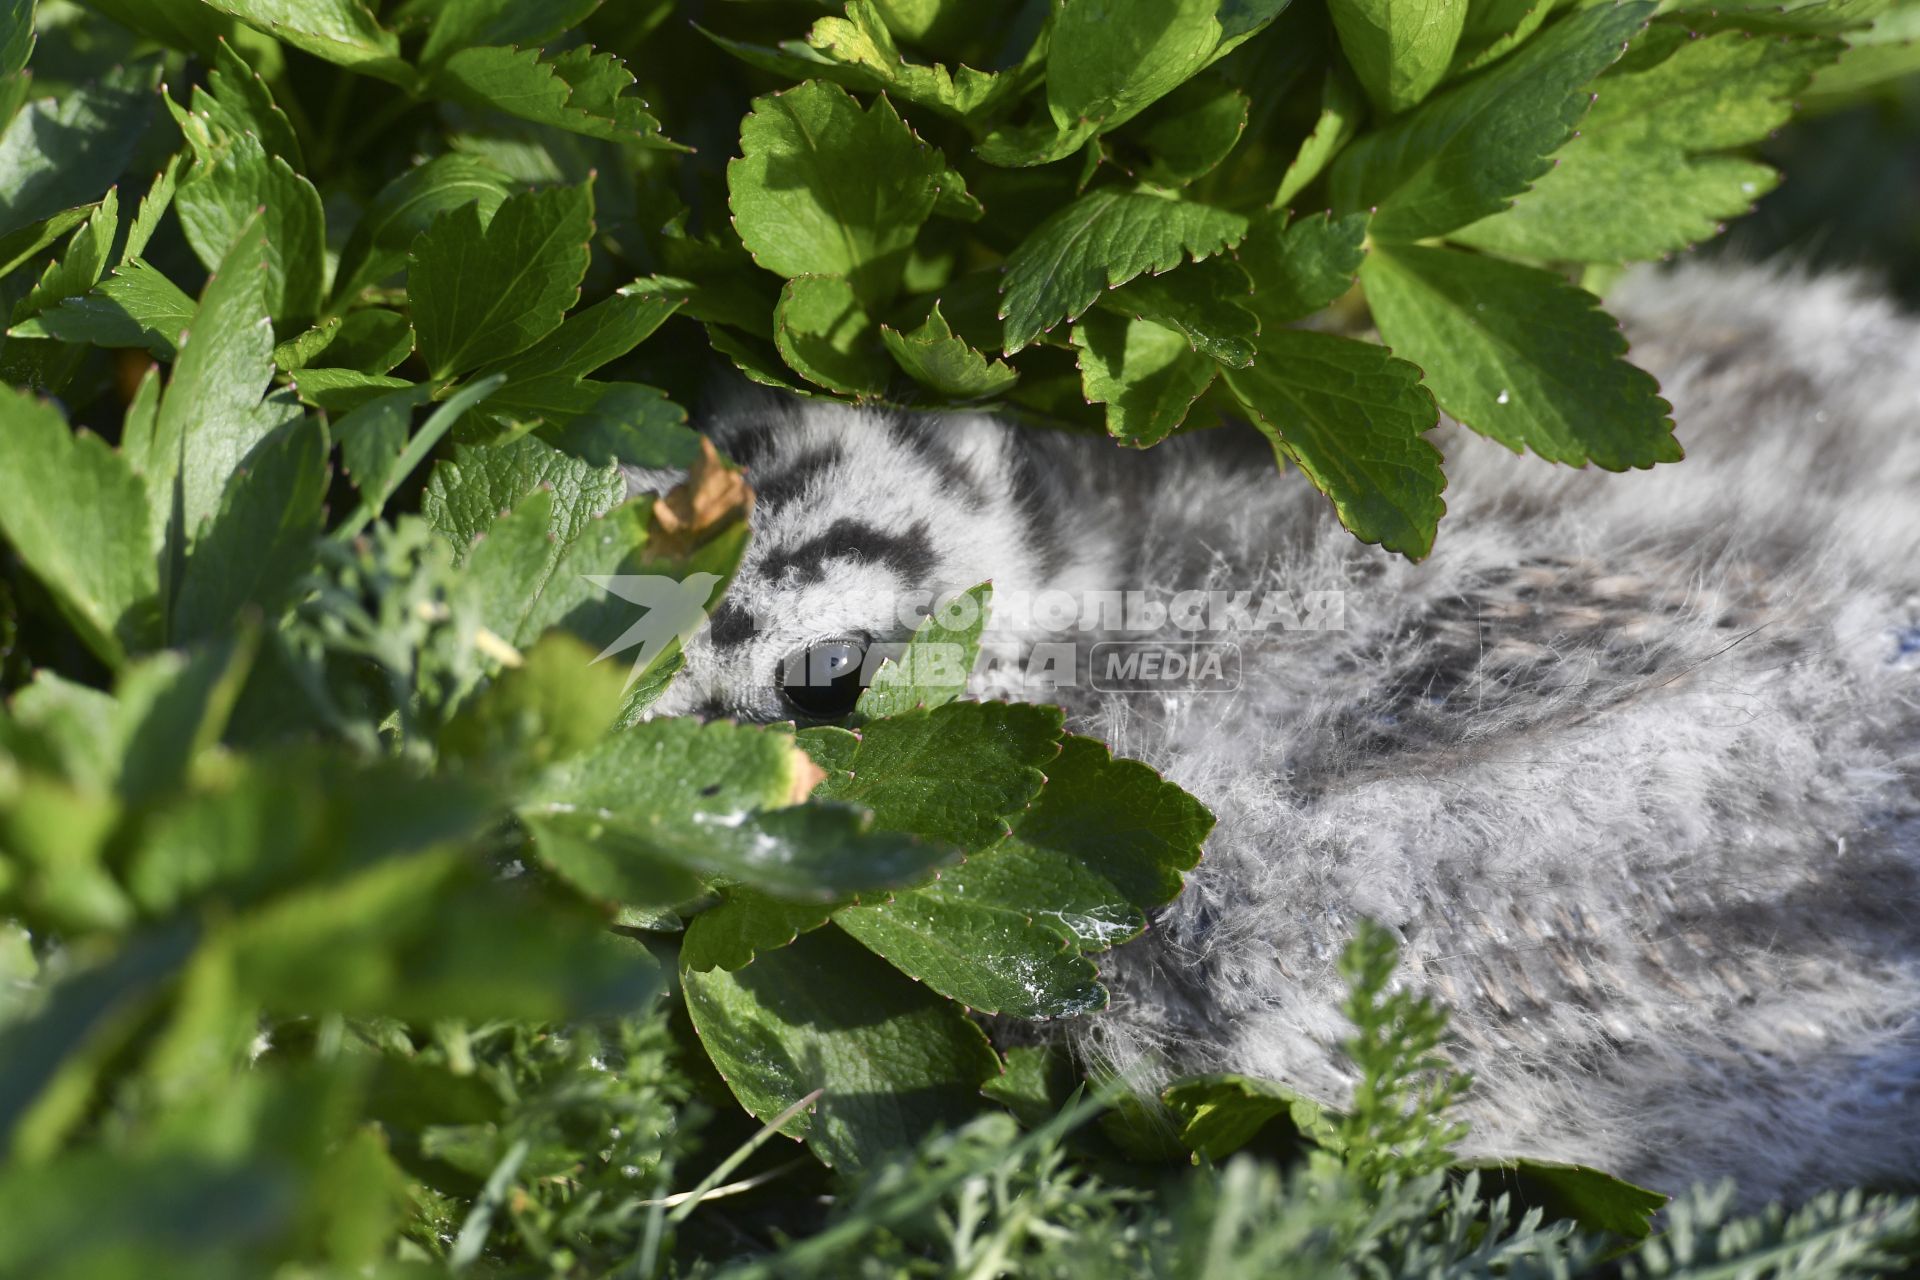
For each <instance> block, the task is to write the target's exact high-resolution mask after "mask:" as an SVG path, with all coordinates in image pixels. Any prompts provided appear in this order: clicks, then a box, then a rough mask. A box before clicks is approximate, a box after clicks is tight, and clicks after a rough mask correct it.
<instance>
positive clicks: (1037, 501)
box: [1007, 449, 1069, 576]
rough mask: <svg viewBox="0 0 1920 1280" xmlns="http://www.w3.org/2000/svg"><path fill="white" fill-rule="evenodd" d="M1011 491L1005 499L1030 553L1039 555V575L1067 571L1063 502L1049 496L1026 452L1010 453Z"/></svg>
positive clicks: (1022, 450) (1035, 466) (1031, 455)
mask: <svg viewBox="0 0 1920 1280" xmlns="http://www.w3.org/2000/svg"><path fill="white" fill-rule="evenodd" d="M1011 456H1012V459H1013V462H1012V476H1011V477H1010V478H1011V480H1012V489H1013V491H1012V492H1011V493H1010V494H1008V495H1007V496H1008V498H1009V499H1010V500H1011V501H1012V503H1013V506H1014V509H1015V510H1016V511H1018V512H1019V513H1020V518H1021V519H1022V520H1023V521H1024V522H1025V523H1026V527H1027V530H1028V532H1029V534H1030V535H1031V537H1032V539H1033V547H1034V550H1035V551H1037V552H1038V553H1039V555H1040V571H1041V573H1042V574H1044V575H1047V576H1052V575H1053V574H1056V573H1059V572H1060V571H1061V570H1063V569H1065V568H1066V567H1067V560H1068V555H1069V553H1068V549H1067V540H1066V531H1065V529H1064V528H1063V527H1062V512H1063V510H1064V502H1063V501H1062V500H1061V498H1060V495H1058V494H1056V493H1051V492H1049V491H1048V490H1049V488H1050V486H1049V485H1048V484H1047V478H1046V475H1045V473H1043V472H1042V471H1041V469H1040V467H1039V466H1038V465H1037V464H1036V463H1035V461H1034V457H1033V454H1032V453H1031V452H1030V451H1029V450H1027V449H1014V450H1013V451H1012V455H1011Z"/></svg>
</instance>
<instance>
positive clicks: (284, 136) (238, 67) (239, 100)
mask: <svg viewBox="0 0 1920 1280" xmlns="http://www.w3.org/2000/svg"><path fill="white" fill-rule="evenodd" d="M193 107H194V110H195V112H197V113H199V114H200V115H202V116H204V117H205V118H206V119H207V120H209V121H210V122H211V123H212V124H213V125H214V126H215V127H216V128H217V129H219V130H224V131H225V132H226V133H229V134H239V133H251V134H253V135H254V136H255V137H257V138H259V139H260V144H261V145H262V146H263V147H265V148H266V151H267V154H268V155H271V156H279V157H280V158H281V159H283V160H285V161H286V162H287V164H288V165H290V166H291V167H292V168H293V169H294V170H295V171H298V170H300V169H302V168H304V167H305V164H304V162H303V161H302V159H301V154H300V139H299V137H298V136H297V135H295V133H294V131H293V122H292V121H290V120H288V119H287V113H286V112H284V111H282V110H281V109H280V107H279V105H278V104H276V103H275V102H274V100H273V94H272V92H271V91H270V90H269V89H268V88H267V83H266V81H264V80H262V79H261V78H260V76H259V74H258V73H257V72H255V71H254V69H253V68H252V67H250V66H248V65H247V64H246V62H245V60H243V59H242V58H241V57H240V55H239V54H237V53H235V52H234V51H233V46H231V45H229V44H228V43H227V42H226V41H225V40H222V41H220V47H219V53H218V55H217V57H216V58H215V61H214V68H213V70H211V71H209V72H208V73H207V88H206V89H201V88H199V87H198V86H196V87H195V88H194V91H193Z"/></svg>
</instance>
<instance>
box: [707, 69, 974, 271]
mask: <svg viewBox="0 0 1920 1280" xmlns="http://www.w3.org/2000/svg"><path fill="white" fill-rule="evenodd" d="M740 148H741V156H740V158H739V159H736V160H732V161H729V162H728V164H727V193H728V204H729V206H730V207H731V208H732V210H733V218H734V225H735V227H736V228H737V229H738V230H739V232H740V239H741V240H742V241H743V242H745V244H746V246H747V249H748V251H749V252H751V253H752V254H753V259H754V261H755V262H757V263H759V264H760V265H761V266H763V267H765V268H766V269H767V270H769V271H772V272H774V273H776V274H778V275H783V276H787V277H789V278H791V277H793V276H803V275H821V276H842V277H844V278H846V279H847V280H848V281H849V282H850V283H851V284H852V286H853V289H854V292H855V294H856V295H858V296H859V298H860V299H861V300H862V301H863V302H864V303H867V304H869V305H872V304H875V303H878V302H882V301H885V300H886V299H887V298H889V297H891V296H892V294H893V292H894V290H895V288H896V287H897V285H898V283H899V279H900V272H901V268H902V267H903V266H904V265H905V263H906V258H907V250H908V248H909V247H910V246H911V245H912V244H913V240H914V236H915V233H916V232H917V231H918V230H919V228H920V224H921V223H923V222H925V221H926V220H927V217H928V215H929V214H931V213H932V212H933V206H934V201H935V200H936V198H937V197H938V195H939V193H940V189H941V177H942V175H943V174H944V173H945V172H946V162H945V160H943V159H942V158H941V156H940V153H939V152H938V151H936V150H934V149H933V148H931V147H928V146H927V145H926V144H925V143H923V142H921V141H920V140H919V138H917V137H915V136H914V133H913V131H912V130H911V129H909V128H908V127H907V126H906V124H905V123H904V122H903V121H902V120H901V119H900V117H899V116H898V115H897V114H895V112H894V109H893V105H892V104H891V103H890V102H888V101H887V100H886V98H885V97H881V98H879V99H877V100H876V101H875V102H874V104H873V105H872V106H871V107H869V108H868V109H867V110H866V111H864V112H863V111H861V110H860V106H859V104H858V103H856V102H855V101H854V100H853V98H852V97H850V96H849V95H848V94H847V92H846V91H845V90H844V89H841V88H839V87H838V86H836V85H832V84H827V83H825V82H824V81H818V80H810V81H808V82H807V83H805V84H802V85H799V86H797V87H795V88H793V89H789V90H787V91H786V92H784V93H776V94H773V95H771V96H769V97H764V98H755V99H754V101H753V112H752V114H750V115H749V116H748V117H747V118H746V119H745V120H744V121H742V122H741V125H740Z"/></svg>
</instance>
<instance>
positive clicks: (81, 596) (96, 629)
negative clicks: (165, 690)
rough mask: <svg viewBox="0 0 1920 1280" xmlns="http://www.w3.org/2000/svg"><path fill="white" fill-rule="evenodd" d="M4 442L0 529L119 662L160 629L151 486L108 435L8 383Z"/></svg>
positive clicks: (77, 622) (0, 440)
mask: <svg viewBox="0 0 1920 1280" xmlns="http://www.w3.org/2000/svg"><path fill="white" fill-rule="evenodd" d="M0 446H3V450H0V451H4V454H5V458H6V462H5V465H4V466H0V530H4V531H5V533H6V535H7V541H8V543H10V544H11V545H12V547H13V549H14V551H15V553H16V554H18V555H19V557H20V559H21V561H22V562H23V563H25V565H26V566H27V568H28V569H30V570H31V571H32V572H33V575H34V576H35V577H36V578H38V579H39V580H40V582H41V584H42V585H43V586H45V587H46V589H47V591H48V592H49V594H51V595H52V596H53V598H54V601H55V603H57V604H58V605H59V606H60V611H61V612H62V613H63V614H65V615H66V617H67V619H68V621H69V622H71V623H72V624H73V627H74V629H75V630H76V631H78V632H79V633H80V637H81V639H82V640H84V641H85V642H86V645H87V647H88V648H89V649H92V650H93V651H94V653H95V654H97V655H99V657H100V659H101V660H102V661H104V662H106V663H107V664H108V665H109V666H114V667H117V666H120V665H121V664H122V663H123V662H125V660H126V656H127V654H128V653H129V652H130V651H134V650H138V649H141V648H144V647H146V646H147V645H148V644H150V643H151V642H152V639H153V636H154V632H155V630H156V626H155V624H156V622H157V618H156V616H155V608H154V601H155V597H156V596H157V594H158V591H159V581H158V579H157V577H156V575H155V572H154V563H153V554H152V549H151V546H150V544H149V543H148V539H147V503H148V498H147V487H146V486H145V485H144V484H142V483H141V481H140V477H139V476H137V475H135V474H134V473H133V469H132V468H131V467H130V466H128V465H127V462H126V460H125V459H124V458H122V457H121V456H120V455H119V454H117V453H115V452H114V451H113V450H112V449H110V448H108V447H107V445H106V442H105V441H103V440H101V439H100V438H99V437H98V436H95V435H91V434H88V433H86V432H74V431H71V430H69V429H68V427H67V424H66V422H65V420H63V419H62V418H61V416H60V414H59V412H58V411H56V410H55V409H54V408H53V406H52V405H50V404H48V403H47V402H45V401H43V400H37V399H34V398H31V397H29V396H26V395H23V394H21V393H19V392H17V391H13V390H10V389H9V390H5V391H0Z"/></svg>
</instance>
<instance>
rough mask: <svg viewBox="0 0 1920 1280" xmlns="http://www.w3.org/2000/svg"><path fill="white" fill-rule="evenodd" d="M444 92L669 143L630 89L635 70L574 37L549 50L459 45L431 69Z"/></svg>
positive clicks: (621, 138)
mask: <svg viewBox="0 0 1920 1280" xmlns="http://www.w3.org/2000/svg"><path fill="white" fill-rule="evenodd" d="M434 84H435V86H436V87H437V88H438V89H439V90H440V92H442V93H444V94H445V95H446V96H447V97H449V98H452V99H454V100H455V101H457V102H464V103H466V104H467V105H468V106H472V107H476V108H479V109H481V110H488V109H492V110H497V111H505V112H507V113H508V114H510V115H515V116H519V117H520V118H521V119H522V120H531V121H533V122H534V123H535V124H545V125H552V126H554V127H555V128H558V129H565V130H567V131H568V132H570V133H578V134H584V135H585V136H587V137H589V138H598V139H600V140H601V141H603V142H627V143H640V144H643V145H646V146H656V147H672V146H674V145H675V144H674V143H672V142H671V141H669V140H668V139H666V138H663V137H661V136H660V122H659V121H658V120H656V119H654V118H653V116H651V115H649V114H648V113H647V105H646V103H644V102H642V101H640V99H638V98H636V97H633V96H631V95H630V94H628V92H627V90H629V89H631V88H632V87H633V73H632V72H631V71H628V70H627V68H626V64H625V63H623V62H621V61H620V59H618V58H616V57H614V56H613V55H612V54H610V53H595V52H594V51H593V50H592V49H590V48H588V47H587V46H586V45H576V46H575V47H573V48H571V49H568V50H565V51H564V52H562V53H558V54H555V55H554V56H552V57H551V58H542V57H541V55H540V50H538V49H511V48H481V49H462V50H461V51H460V52H458V53H456V54H454V55H453V56H452V57H451V58H448V59H447V61H446V63H445V64H444V65H443V66H441V67H440V68H439V70H438V71H437V72H435V74H434Z"/></svg>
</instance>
